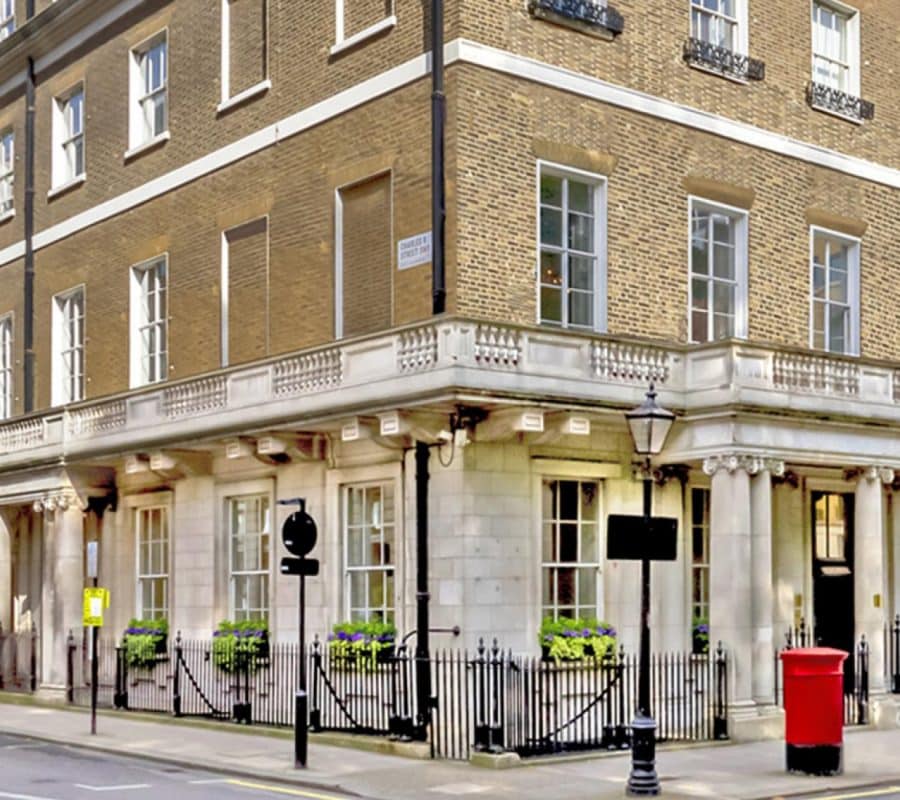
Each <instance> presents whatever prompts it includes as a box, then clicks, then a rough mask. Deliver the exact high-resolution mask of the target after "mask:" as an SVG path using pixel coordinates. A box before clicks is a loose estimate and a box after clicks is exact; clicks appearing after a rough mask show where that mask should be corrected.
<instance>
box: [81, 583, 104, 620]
mask: <svg viewBox="0 0 900 800" xmlns="http://www.w3.org/2000/svg"><path fill="white" fill-rule="evenodd" d="M106 608H109V590H108V589H102V588H99V587H95V588H93V589H85V590H84V619H83V621H82V624H83V625H84V626H85V627H86V628H102V627H103V610H104V609H106Z"/></svg>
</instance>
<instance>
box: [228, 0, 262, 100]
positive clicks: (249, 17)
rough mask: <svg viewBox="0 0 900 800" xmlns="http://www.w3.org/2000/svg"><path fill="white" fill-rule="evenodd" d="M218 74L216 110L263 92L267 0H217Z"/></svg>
mask: <svg viewBox="0 0 900 800" xmlns="http://www.w3.org/2000/svg"><path fill="white" fill-rule="evenodd" d="M221 2H222V75H221V88H222V93H221V102H220V103H219V111H224V110H225V109H227V108H230V107H231V106H234V105H236V104H238V103H240V102H243V101H244V100H247V99H249V98H251V97H255V96H256V95H258V94H261V93H263V92H265V91H267V90H268V89H269V88H270V87H271V85H272V82H271V81H270V80H269V75H268V71H269V63H268V62H269V53H268V47H269V45H268V27H269V24H268V5H269V4H268V0H221Z"/></svg>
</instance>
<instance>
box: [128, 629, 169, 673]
mask: <svg viewBox="0 0 900 800" xmlns="http://www.w3.org/2000/svg"><path fill="white" fill-rule="evenodd" d="M168 635H169V621H168V620H165V619H132V620H131V622H129V623H128V627H127V628H126V629H125V633H124V635H123V636H122V646H123V647H124V648H125V660H126V662H127V663H128V666H129V667H131V668H132V669H145V668H148V667H153V666H155V665H156V662H157V661H158V660H159V654H160V649H161V648H163V647H164V646H165V641H166V637H167V636H168Z"/></svg>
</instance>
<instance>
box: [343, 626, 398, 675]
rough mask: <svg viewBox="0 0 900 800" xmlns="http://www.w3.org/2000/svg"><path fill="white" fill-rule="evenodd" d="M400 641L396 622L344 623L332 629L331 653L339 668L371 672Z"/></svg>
mask: <svg viewBox="0 0 900 800" xmlns="http://www.w3.org/2000/svg"><path fill="white" fill-rule="evenodd" d="M396 640H397V628H396V627H395V626H394V624H393V623H392V622H382V621H380V620H373V621H371V622H341V623H338V624H337V625H335V626H334V627H332V629H331V636H329V637H328V650H329V652H330V653H331V657H332V659H333V660H334V663H335V664H336V665H340V666H343V667H356V668H357V669H361V670H371V669H374V668H375V665H376V664H377V663H378V659H379V656H381V657H384V655H386V654H387V653H389V652H390V651H391V650H392V649H393V647H394V644H395V643H396Z"/></svg>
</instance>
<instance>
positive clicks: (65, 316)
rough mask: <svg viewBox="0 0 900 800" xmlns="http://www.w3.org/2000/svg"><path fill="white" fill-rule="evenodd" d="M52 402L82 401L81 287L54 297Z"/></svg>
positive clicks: (82, 310) (82, 337)
mask: <svg viewBox="0 0 900 800" xmlns="http://www.w3.org/2000/svg"><path fill="white" fill-rule="evenodd" d="M51 338H52V345H53V368H52V370H51V372H52V381H53V384H52V389H51V401H52V403H53V405H55V406H58V405H65V404H66V403H75V402H77V401H79V400H82V399H84V288H83V287H79V288H77V289H73V290H71V291H68V292H65V293H64V294H58V295H56V297H54V298H53V331H52V337H51Z"/></svg>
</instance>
